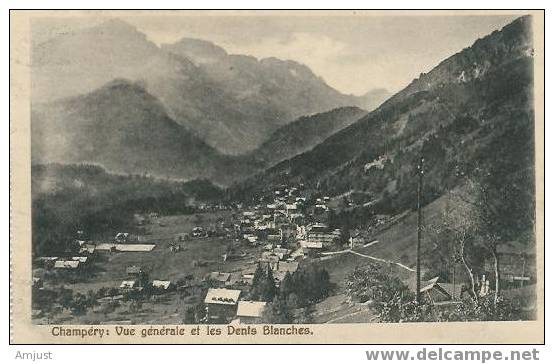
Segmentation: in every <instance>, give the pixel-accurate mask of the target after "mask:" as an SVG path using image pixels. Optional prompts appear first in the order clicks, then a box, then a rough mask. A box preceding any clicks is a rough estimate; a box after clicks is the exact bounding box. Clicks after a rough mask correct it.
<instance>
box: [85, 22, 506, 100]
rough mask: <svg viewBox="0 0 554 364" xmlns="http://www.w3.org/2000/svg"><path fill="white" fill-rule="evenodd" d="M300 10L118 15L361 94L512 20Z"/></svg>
mask: <svg viewBox="0 0 554 364" xmlns="http://www.w3.org/2000/svg"><path fill="white" fill-rule="evenodd" d="M297 14H300V15H297V16H220V15H212V16H182V15H179V16H167V15H164V16H161V15H160V16H152V15H148V16H129V17H126V16H121V17H120V18H121V19H123V20H125V21H127V22H129V23H131V24H133V25H135V26H136V27H137V28H138V29H139V30H140V31H142V32H144V33H145V34H146V35H147V36H148V38H149V39H150V40H152V41H153V42H155V43H157V44H161V43H171V42H175V41H177V40H179V39H180V38H182V37H189V38H201V39H205V40H210V41H212V42H214V43H216V44H218V45H220V46H222V47H223V48H225V49H226V50H227V51H228V52H229V53H239V54H249V55H253V56H255V57H258V58H263V57H271V56H274V57H277V58H282V59H292V60H295V61H298V62H301V63H304V64H306V65H307V66H309V67H310V68H311V69H312V70H313V71H314V72H315V73H316V74H318V75H319V76H321V77H323V78H324V79H325V81H326V82H327V83H328V84H329V85H331V86H332V87H334V88H336V89H338V90H340V91H341V92H344V93H353V94H363V93H365V92H367V91H368V90H371V89H374V88H386V89H388V90H389V91H392V92H396V91H399V90H400V89H402V88H403V87H405V86H406V85H407V84H408V83H409V82H410V81H411V80H412V79H414V78H416V77H418V76H419V74H420V73H421V72H427V71H429V70H430V69H432V68H433V67H434V66H435V65H437V64H438V63H439V62H440V61H442V60H443V59H445V58H447V57H448V56H450V55H452V54H454V53H456V52H458V51H460V50H462V49H463V48H464V47H468V46H470V45H472V44H473V42H474V41H475V40H476V39H477V38H479V37H483V36H485V35H487V34H489V33H491V32H492V31H494V30H495V29H500V28H502V26H504V25H506V24H508V23H509V22H511V21H512V20H514V19H515V18H516V17H517V16H506V15H502V16H443V15H434V16H370V15H367V14H366V15H356V16H306V14H305V13H304V14H303V13H297ZM343 14H345V13H343ZM85 23H86V22H81V24H85Z"/></svg>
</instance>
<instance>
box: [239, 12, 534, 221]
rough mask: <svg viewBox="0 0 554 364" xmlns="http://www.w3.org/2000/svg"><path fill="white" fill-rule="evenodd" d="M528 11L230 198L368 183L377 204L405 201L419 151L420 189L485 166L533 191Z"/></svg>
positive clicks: (444, 185) (396, 207) (428, 194)
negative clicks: (283, 186)
mask: <svg viewBox="0 0 554 364" xmlns="http://www.w3.org/2000/svg"><path fill="white" fill-rule="evenodd" d="M530 21H531V18H530V17H522V18H519V19H517V20H516V21H514V22H513V23H511V24H509V25H507V26H506V27H504V28H503V29H502V30H501V31H496V32H494V33H492V34H491V35H489V36H487V37H485V38H483V39H480V40H477V41H476V42H475V43H474V45H473V46H472V47H470V48H467V49H464V50H463V51H461V52H460V53H458V54H455V55H453V56H452V57H450V58H448V59H447V60H445V61H443V62H442V63H441V64H439V65H438V66H437V67H435V68H434V69H433V70H432V71H430V72H429V73H428V74H422V75H421V76H420V77H419V78H418V79H417V80H414V81H413V82H412V83H411V84H410V85H409V86H408V87H407V88H406V89H404V90H402V91H400V92H399V93H398V94H396V95H395V96H393V97H392V98H391V99H389V100H388V101H386V102H385V103H384V104H383V105H382V106H380V107H379V108H378V109H377V110H375V111H373V112H371V113H369V114H368V115H367V116H366V117H364V118H362V119H361V120H359V121H358V122H356V123H355V124H353V125H351V126H349V127H347V128H345V129H343V130H341V131H339V132H338V133H337V134H335V135H333V136H332V137H330V138H328V139H326V140H325V141H324V142H323V143H321V144H320V145H318V146H316V147H315V148H313V149H312V150H311V151H309V152H306V153H304V154H301V155H299V156H297V157H294V158H292V159H290V160H287V161H284V162H282V163H280V164H278V165H277V166H275V167H273V168H271V169H270V170H268V171H266V172H265V173H263V174H260V175H258V176H256V177H254V178H251V179H250V180H248V181H247V182H244V183H243V184H242V185H239V186H236V188H235V189H234V192H235V193H236V196H237V197H243V196H248V195H251V194H252V193H254V194H256V193H264V190H271V188H272V186H273V185H276V184H280V183H284V182H285V183H292V184H295V183H300V182H302V183H304V184H306V185H307V186H310V187H312V188H314V189H315V188H317V189H318V190H319V191H322V192H324V193H326V194H329V195H339V194H341V193H344V192H348V191H352V190H362V191H365V192H368V201H367V202H371V203H372V204H376V203H377V205H375V206H379V209H380V211H386V210H388V211H396V212H398V211H400V210H402V209H405V208H411V207H413V206H414V199H415V196H416V194H415V192H414V191H415V184H416V179H415V178H414V176H415V175H416V166H417V164H418V161H419V158H420V156H421V155H423V156H424V157H425V170H426V180H425V198H426V199H427V200H432V199H434V198H436V197H438V196H440V195H441V194H443V193H445V192H446V191H447V190H449V189H450V188H452V187H453V186H455V185H456V184H458V183H459V182H460V179H461V178H460V175H462V174H464V173H474V172H479V171H481V173H482V172H483V171H488V172H486V173H490V174H491V175H493V176H494V178H496V179H497V181H503V180H506V181H512V182H513V183H514V185H518V186H519V188H521V190H522V191H523V192H522V194H525V195H526V196H528V197H529V196H530V197H529V198H526V199H524V200H525V201H526V203H531V201H532V191H533V153H534V141H533V140H534V137H533V135H534V133H533V130H534V114H533V95H532V91H533V79H532V75H533V48H532V47H533V46H532V37H531V33H530V27H529V23H530Z"/></svg>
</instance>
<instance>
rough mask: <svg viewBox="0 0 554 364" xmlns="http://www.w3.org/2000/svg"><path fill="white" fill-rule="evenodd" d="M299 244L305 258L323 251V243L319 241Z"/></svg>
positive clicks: (304, 241) (301, 241)
mask: <svg viewBox="0 0 554 364" xmlns="http://www.w3.org/2000/svg"><path fill="white" fill-rule="evenodd" d="M299 243H300V247H301V249H302V253H303V255H305V256H309V257H314V256H317V255H318V254H319V253H320V252H321V251H322V250H323V243H322V242H321V241H307V240H300V241H299Z"/></svg>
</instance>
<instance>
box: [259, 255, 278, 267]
mask: <svg viewBox="0 0 554 364" xmlns="http://www.w3.org/2000/svg"><path fill="white" fill-rule="evenodd" d="M279 260H280V258H279V255H277V254H275V253H273V252H263V253H262V256H261V258H260V262H261V263H263V264H264V265H267V266H269V268H271V269H272V270H277V266H278V264H279Z"/></svg>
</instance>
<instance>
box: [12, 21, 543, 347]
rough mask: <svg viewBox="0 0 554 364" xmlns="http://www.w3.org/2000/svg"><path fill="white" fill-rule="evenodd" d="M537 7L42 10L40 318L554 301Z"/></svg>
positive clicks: (491, 317) (34, 93) (103, 323)
mask: <svg viewBox="0 0 554 364" xmlns="http://www.w3.org/2000/svg"><path fill="white" fill-rule="evenodd" d="M542 14H543V13H540V12H539V13H537V12H531V11H530V12H528V13H526V12H524V11H519V12H511V13H510V12H494V11H491V12H487V11H482V12H479V13H471V12H459V13H456V12H452V11H451V12H444V13H441V12H440V11H437V12H421V13H418V12H417V11H412V12H410V13H409V14H408V13H405V12H404V13H396V12H393V11H391V12H386V11H382V12H378V13H375V14H374V13H372V12H371V11H368V12H355V11H335V12H317V11H290V12H282V13H279V12H277V13H276V14H273V13H271V12H270V11H266V12H256V11H244V12H240V11H239V12H225V11H219V12H202V11H172V12H163V13H157V12H155V11H152V12H149V11H135V12H125V11H120V12H117V11H114V12H106V13H103V12H94V11H89V12H87V11H81V12H78V14H71V13H69V14H68V13H66V12H64V11H52V12H42V13H39V14H38V15H36V16H32V17H30V18H29V20H28V27H29V28H28V29H29V32H28V38H27V39H28V52H29V67H28V81H27V82H28V88H29V94H28V99H27V100H26V101H25V103H26V105H27V106H26V107H27V108H28V114H29V115H28V117H29V127H28V129H29V130H28V139H29V141H28V143H29V147H28V149H29V150H28V154H29V157H30V158H29V159H30V160H29V161H27V163H29V167H28V169H29V170H30V180H29V188H30V191H29V193H30V197H29V198H28V200H29V203H30V206H29V207H28V208H27V209H28V214H29V222H30V225H29V226H28V229H29V234H30V235H29V237H30V241H29V248H28V252H29V254H28V256H27V258H26V260H27V263H25V264H28V266H29V269H28V277H25V280H24V282H25V285H27V288H26V289H27V291H26V292H29V294H30V296H29V297H27V299H28V300H29V303H28V304H29V305H30V307H29V310H28V313H29V315H30V317H28V318H27V320H29V321H30V322H31V323H32V325H33V326H36V327H42V326H44V327H46V326H48V327H52V326H53V327H54V328H57V331H56V329H53V330H52V331H48V332H49V333H50V332H51V333H52V335H54V336H59V337H60V338H62V337H65V336H72V335H80V332H79V333H76V332H75V331H73V330H72V329H70V327H72V326H71V325H88V326H87V327H99V328H101V327H107V326H108V325H120V326H121V327H131V325H165V326H167V327H170V326H168V325H200V327H203V326H204V325H209V326H208V327H220V326H218V325H224V326H221V327H223V328H224V329H223V330H224V331H225V333H227V334H228V330H231V331H233V332H232V333H231V334H233V335H234V334H237V335H239V334H249V333H250V331H251V330H252V329H253V328H256V327H260V328H261V327H263V330H264V335H266V330H268V331H267V332H268V335H275V336H276V337H277V336H279V335H288V334H289V333H290V332H293V334H299V335H303V333H304V334H306V335H308V336H309V335H314V331H313V330H314V329H312V328H313V327H319V326H326V325H329V324H362V325H364V326H367V327H371V326H372V325H380V324H398V325H399V327H400V324H406V323H432V324H433V325H440V324H444V323H453V322H454V323H460V322H500V321H502V322H504V321H507V322H516V321H517V322H521V321H529V322H531V321H537V320H539V321H541V320H543V316H542V315H543V312H542V310H543V302H542V298H541V297H543V296H544V292H543V290H544V282H543V277H542V269H543V267H542V264H543V262H542V259H543V249H544V248H543V244H544V243H543V241H541V240H542V239H539V238H538V234H541V236H542V231H537V211H539V212H538V213H539V214H542V211H541V209H542V208H544V203H543V202H542V198H543V197H542V196H543V195H544V192H543V191H542V190H541V189H542V188H543V186H542V185H537V180H538V178H539V175H537V173H540V176H542V175H543V173H544V172H543V171H542V170H543V168H544V167H543V166H542V165H540V164H537V158H538V157H540V158H542V156H537V152H536V148H537V145H536V144H537V143H538V142H541V143H542V140H538V138H541V139H542V135H541V134H537V130H539V131H540V130H542V128H543V125H542V123H543V121H542V120H541V121H538V120H537V121H536V115H535V114H536V112H538V111H537V110H536V105H537V99H539V102H542V98H543V95H542V94H540V93H538V94H537V91H536V85H535V83H536V82H540V83H541V84H542V82H543V80H542V79H539V80H537V77H536V72H537V70H536V64H537V63H536V62H542V57H543V55H542V54H540V55H538V54H537V47H538V48H539V49H542V47H543V45H542V44H536V42H535V39H537V38H536V36H537V34H535V32H537V31H538V32H540V33H542V32H543V29H542V28H541V27H543V26H544V25H543V19H542ZM537 22H539V23H537ZM537 26H539V27H537ZM537 57H540V60H537V59H536V58H537ZM541 67H542V66H541ZM541 112H542V110H541ZM541 115H542V114H541ZM12 122H13V120H12ZM541 153H542V152H541ZM541 160H542V159H541ZM540 178H541V179H542V177H540ZM537 196H541V197H540V199H541V200H538V198H537ZM541 206H542V207H541ZM541 229H542V228H541ZM13 249H14V248H13V247H12V250H13ZM26 274H27V273H26ZM90 325H92V326H90ZM257 325H263V326H257ZM171 327H172V326H171ZM182 327H187V326H182ZM332 327H337V326H336V325H333V326H332ZM345 327H346V326H345ZM254 330H256V329H254ZM258 330H260V329H258ZM291 330H292V331H291ZM295 330H296V331H295ZM302 332H303V333H302ZM110 335H115V332H113V334H112V333H111V332H110ZM54 339H56V340H57V338H54ZM62 339H63V338H62ZM451 339H452V338H444V340H446V341H448V340H451Z"/></svg>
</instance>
